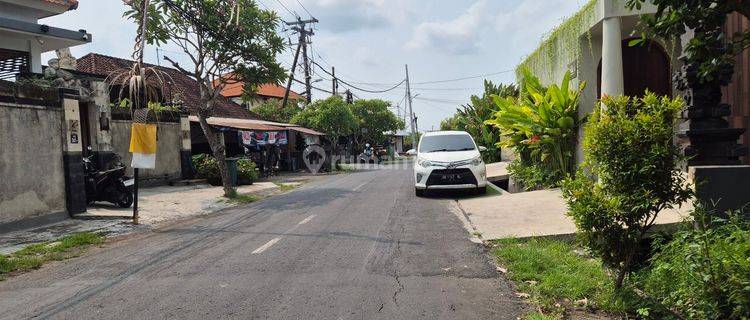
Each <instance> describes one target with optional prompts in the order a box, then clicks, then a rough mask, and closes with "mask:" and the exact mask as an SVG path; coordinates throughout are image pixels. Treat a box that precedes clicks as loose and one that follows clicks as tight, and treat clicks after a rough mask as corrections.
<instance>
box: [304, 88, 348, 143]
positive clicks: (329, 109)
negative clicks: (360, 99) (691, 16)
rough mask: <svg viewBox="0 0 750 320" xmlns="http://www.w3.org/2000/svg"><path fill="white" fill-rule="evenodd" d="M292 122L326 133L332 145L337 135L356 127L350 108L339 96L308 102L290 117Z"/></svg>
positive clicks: (337, 137)
mask: <svg viewBox="0 0 750 320" xmlns="http://www.w3.org/2000/svg"><path fill="white" fill-rule="evenodd" d="M292 123H295V124H299V125H301V126H304V127H308V128H311V129H314V130H317V131H320V132H323V133H325V134H327V135H328V136H329V137H330V138H331V141H333V142H334V146H335V144H336V142H337V141H338V139H339V137H342V136H346V135H349V134H352V133H354V131H355V130H356V128H357V121H356V118H355V117H354V114H353V113H352V110H351V109H349V106H348V105H347V103H346V101H344V99H343V98H341V97H339V96H332V97H330V98H328V99H325V100H317V101H315V102H313V103H311V104H309V105H308V106H307V107H305V109H302V110H301V111H300V112H299V113H297V114H296V115H295V116H294V117H293V118H292Z"/></svg>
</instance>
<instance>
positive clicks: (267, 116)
mask: <svg viewBox="0 0 750 320" xmlns="http://www.w3.org/2000/svg"><path fill="white" fill-rule="evenodd" d="M301 110H302V109H300V107H299V105H297V102H296V101H294V100H290V101H289V102H288V103H287V105H286V106H282V102H281V100H278V99H270V100H268V101H265V102H263V103H261V104H260V105H258V106H256V107H254V108H253V110H252V111H253V112H255V113H257V114H258V115H259V116H260V118H261V119H262V120H266V121H275V122H283V123H289V122H291V121H292V118H294V116H296V115H297V114H298V113H299V112H300V111H301Z"/></svg>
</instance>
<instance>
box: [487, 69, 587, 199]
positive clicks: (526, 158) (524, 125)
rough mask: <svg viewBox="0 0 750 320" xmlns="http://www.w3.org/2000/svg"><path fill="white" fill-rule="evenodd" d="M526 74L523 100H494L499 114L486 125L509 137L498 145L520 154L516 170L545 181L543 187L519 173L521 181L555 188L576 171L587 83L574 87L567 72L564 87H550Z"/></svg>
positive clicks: (518, 176) (527, 71) (522, 83)
mask: <svg viewBox="0 0 750 320" xmlns="http://www.w3.org/2000/svg"><path fill="white" fill-rule="evenodd" d="M523 74H524V76H523V78H522V81H521V94H520V97H519V98H518V99H516V98H513V97H501V96H495V97H493V100H494V102H495V104H496V105H497V108H498V111H497V112H495V114H494V116H493V117H492V119H490V120H487V121H486V122H485V123H487V124H490V125H493V126H495V127H497V128H499V129H500V132H502V134H503V135H504V136H506V137H507V139H504V140H503V141H501V142H499V143H498V146H500V147H507V148H513V149H514V151H515V152H516V153H517V154H518V155H519V158H518V159H517V164H516V166H515V167H516V168H518V169H521V168H523V167H527V168H528V167H530V168H532V169H534V170H538V171H541V172H539V173H538V174H536V176H537V177H543V180H545V181H542V183H541V185H539V183H538V182H532V181H523V176H522V175H519V174H515V175H514V177H515V178H517V180H520V182H521V183H522V184H524V185H525V187H526V188H527V189H528V188H536V187H540V186H554V185H557V184H559V182H560V181H562V179H563V178H565V177H566V176H567V175H569V174H572V173H573V171H574V169H575V168H574V167H575V144H576V139H577V134H578V126H579V123H580V120H579V118H578V102H579V99H580V96H581V92H582V91H583V88H584V87H585V86H586V83H585V82H583V83H581V84H580V86H579V87H578V88H575V89H572V88H570V73H569V72H566V73H565V76H564V77H563V81H562V83H561V84H560V86H557V85H555V84H553V85H551V86H550V87H549V88H547V87H544V86H542V84H541V83H540V82H539V78H537V77H536V76H534V75H533V74H532V73H531V72H530V71H529V70H528V69H523ZM516 172H517V173H518V171H516ZM511 174H513V172H511Z"/></svg>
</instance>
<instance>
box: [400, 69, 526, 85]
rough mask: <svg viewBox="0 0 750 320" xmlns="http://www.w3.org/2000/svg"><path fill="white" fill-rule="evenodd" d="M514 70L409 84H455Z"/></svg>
mask: <svg viewBox="0 0 750 320" xmlns="http://www.w3.org/2000/svg"><path fill="white" fill-rule="evenodd" d="M513 71H515V70H514V69H510V70H503V71H498V72H493V73H486V74H480V75H476V76H468V77H462V78H454V79H445V80H435V81H424V82H412V83H411V84H430V83H445V82H455V81H463V80H470V79H477V78H484V77H489V76H496V75H499V74H503V73H508V72H513Z"/></svg>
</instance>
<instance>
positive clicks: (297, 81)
mask: <svg viewBox="0 0 750 320" xmlns="http://www.w3.org/2000/svg"><path fill="white" fill-rule="evenodd" d="M292 80H293V81H294V82H296V83H299V84H303V85H307V84H306V83H305V82H302V81H300V80H297V79H292ZM310 88H313V89H315V90H318V91H322V92H325V93H328V94H333V92H331V91H328V90H326V89H322V88H318V87H316V86H312V85H311V86H310Z"/></svg>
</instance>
